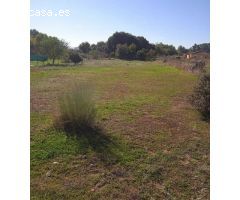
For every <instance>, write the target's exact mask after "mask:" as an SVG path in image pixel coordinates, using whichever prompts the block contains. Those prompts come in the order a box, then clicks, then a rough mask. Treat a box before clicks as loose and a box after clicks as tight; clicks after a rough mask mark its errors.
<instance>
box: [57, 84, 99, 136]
mask: <svg viewBox="0 0 240 200" xmlns="http://www.w3.org/2000/svg"><path fill="white" fill-rule="evenodd" d="M59 111H60V115H59V116H58V118H57V124H58V126H60V127H61V128H63V129H64V131H66V132H67V133H68V134H70V135H73V134H75V135H78V136H79V135H81V134H84V133H85V132H86V131H88V130H90V129H93V128H94V126H95V119H96V107H95V102H94V100H93V90H92V88H91V87H90V86H89V85H88V84H86V83H74V84H72V85H71V87H70V89H69V90H68V91H67V92H66V93H65V94H63V95H62V96H61V97H60V98H59Z"/></svg>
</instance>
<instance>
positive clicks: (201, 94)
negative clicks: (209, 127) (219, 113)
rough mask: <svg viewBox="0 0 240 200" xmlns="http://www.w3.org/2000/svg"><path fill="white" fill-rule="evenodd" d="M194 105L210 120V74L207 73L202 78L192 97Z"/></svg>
mask: <svg viewBox="0 0 240 200" xmlns="http://www.w3.org/2000/svg"><path fill="white" fill-rule="evenodd" d="M191 102H192V105H193V106H194V107H195V108H196V109H197V110H198V111H200V112H201V113H202V115H203V117H204V118H205V119H207V120H209V118H210V73H209V72H205V73H203V74H202V75H201V76H200V79H199V82H198V84H197V85H196V87H195V88H194V93H193V95H192V96H191Z"/></svg>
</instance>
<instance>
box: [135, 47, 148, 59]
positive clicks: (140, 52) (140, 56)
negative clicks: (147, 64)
mask: <svg viewBox="0 0 240 200" xmlns="http://www.w3.org/2000/svg"><path fill="white" fill-rule="evenodd" d="M136 58H137V59H138V60H146V49H141V50H138V51H137V54H136Z"/></svg>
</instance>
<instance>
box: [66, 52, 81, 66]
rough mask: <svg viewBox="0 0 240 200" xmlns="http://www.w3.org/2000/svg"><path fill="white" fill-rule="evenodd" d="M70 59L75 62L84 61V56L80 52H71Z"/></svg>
mask: <svg viewBox="0 0 240 200" xmlns="http://www.w3.org/2000/svg"><path fill="white" fill-rule="evenodd" d="M69 59H70V60H71V61H72V62H73V63H74V64H77V63H80V62H82V61H83V59H82V57H81V56H80V55H79V54H78V53H70V55H69Z"/></svg>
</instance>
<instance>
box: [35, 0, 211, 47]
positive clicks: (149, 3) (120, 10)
mask: <svg viewBox="0 0 240 200" xmlns="http://www.w3.org/2000/svg"><path fill="white" fill-rule="evenodd" d="M41 9H45V10H52V12H53V13H57V12H58V11H59V10H61V9H63V10H70V16H62V17H61V16H52V17H48V16H45V17H43V16H40V17H37V16H31V17H30V20H31V22H30V24H31V29H33V28H34V29H37V30H38V31H40V32H43V33H46V34H48V35H51V36H57V37H59V38H60V39H64V40H66V41H67V42H69V45H70V46H72V47H76V46H78V45H79V44H80V43H81V42H84V41H88V42H89V43H96V42H98V41H106V40H107V39H108V37H109V36H111V35H112V34H113V33H114V32H116V31H125V32H129V33H131V34H134V35H137V36H144V37H145V38H146V39H147V40H149V41H150V42H151V43H159V42H163V43H167V44H173V45H174V46H176V47H177V46H178V45H184V46H185V47H190V46H192V45H193V44H194V43H197V44H199V43H205V42H209V40H210V0H31V10H33V11H34V12H32V11H31V13H32V14H37V13H36V12H37V10H41Z"/></svg>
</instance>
